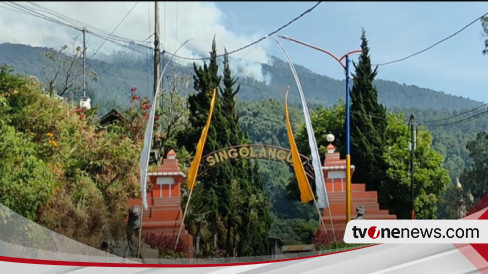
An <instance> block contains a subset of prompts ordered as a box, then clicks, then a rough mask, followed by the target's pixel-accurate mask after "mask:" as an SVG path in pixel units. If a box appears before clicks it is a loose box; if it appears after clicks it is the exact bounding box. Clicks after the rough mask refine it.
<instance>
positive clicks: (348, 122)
mask: <svg viewBox="0 0 488 274" xmlns="http://www.w3.org/2000/svg"><path fill="white" fill-rule="evenodd" d="M279 37H281V38H283V39H286V40H289V41H292V42H295V43H298V44H301V45H304V46H307V47H309V48H312V49H314V50H317V51H320V52H323V53H325V54H327V55H329V56H330V57H332V58H334V60H336V61H337V62H338V63H339V64H340V65H341V66H342V68H343V69H344V70H345V74H346V222H349V221H350V220H351V140H350V137H351V112H350V108H351V104H350V102H349V101H350V100H349V97H350V96H349V93H350V87H349V55H351V54H353V53H359V52H362V50H360V49H356V50H352V51H350V52H348V53H346V54H344V55H343V56H342V57H341V58H338V57H337V56H335V55H334V54H332V53H331V52H330V51H327V50H325V49H321V48H319V47H316V46H313V45H310V44H307V43H305V42H302V41H299V40H296V39H294V38H291V37H290V36H283V35H279ZM344 58H345V59H346V60H345V61H346V63H345V64H344V63H343V62H342V60H344Z"/></svg>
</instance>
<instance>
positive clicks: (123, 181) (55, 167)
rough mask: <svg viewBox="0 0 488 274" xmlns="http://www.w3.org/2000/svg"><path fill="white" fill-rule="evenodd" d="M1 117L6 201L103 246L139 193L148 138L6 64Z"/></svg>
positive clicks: (1, 179) (0, 177) (1, 191)
mask: <svg viewBox="0 0 488 274" xmlns="http://www.w3.org/2000/svg"><path fill="white" fill-rule="evenodd" d="M82 114H83V115H82ZM0 117H1V118H0V202H1V203H2V204H4V205H6V206H8V207H10V208H11V209H13V210H15V211H17V212H18V213H20V214H22V215H24V216H25V217H28V218H30V219H32V220H35V221H36V222H38V223H39V224H41V225H43V226H45V227H47V228H49V229H51V230H53V231H56V232H58V233H61V234H63V235H65V236H67V237H70V238H73V239H75V240H78V241H80V242H83V243H86V244H89V245H92V246H95V247H97V248H98V247H99V245H100V242H101V241H102V240H107V238H108V237H112V236H111V233H112V231H114V228H117V227H119V226H121V225H123V220H124V217H125V214H126V202H127V198H129V197H134V196H135V194H136V193H138V191H137V188H138V177H137V173H138V160H137V159H138V154H139V148H140V144H139V143H138V142H137V141H134V140H132V139H130V138H128V136H127V135H125V134H124V133H121V132H120V131H112V130H108V131H100V132H97V130H96V129H97V127H96V125H95V124H94V123H93V113H89V112H88V113H82V112H80V110H79V109H77V108H76V107H75V106H73V105H70V104H68V103H67V102H65V101H59V100H57V99H55V98H52V97H49V96H45V94H44V91H43V90H42V84H41V83H40V82H39V81H37V80H36V79H34V78H31V77H25V76H22V75H15V76H14V75H11V74H10V72H9V70H8V69H5V68H4V67H2V68H0ZM115 230H116V229H115Z"/></svg>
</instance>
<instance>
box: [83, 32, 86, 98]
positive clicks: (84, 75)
mask: <svg viewBox="0 0 488 274" xmlns="http://www.w3.org/2000/svg"><path fill="white" fill-rule="evenodd" d="M85 34H86V28H85V27H83V98H86V71H85V70H86V43H85Z"/></svg>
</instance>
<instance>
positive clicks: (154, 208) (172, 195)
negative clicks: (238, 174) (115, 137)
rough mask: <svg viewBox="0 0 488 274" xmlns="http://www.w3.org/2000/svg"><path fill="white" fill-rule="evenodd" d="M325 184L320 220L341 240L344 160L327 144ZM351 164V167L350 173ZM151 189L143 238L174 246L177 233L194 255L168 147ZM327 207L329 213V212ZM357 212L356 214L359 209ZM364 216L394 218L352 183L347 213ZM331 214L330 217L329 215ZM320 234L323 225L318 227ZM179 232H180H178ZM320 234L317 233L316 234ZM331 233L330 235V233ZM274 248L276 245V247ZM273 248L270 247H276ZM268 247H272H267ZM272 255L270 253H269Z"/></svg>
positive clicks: (133, 202) (372, 193)
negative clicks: (325, 199) (324, 204)
mask: <svg viewBox="0 0 488 274" xmlns="http://www.w3.org/2000/svg"><path fill="white" fill-rule="evenodd" d="M322 171H323V174H324V178H325V186H326V189H327V194H328V198H329V208H324V209H323V210H324V212H323V215H322V216H323V221H324V224H325V225H326V228H327V232H326V233H327V234H330V232H331V231H332V230H331V221H332V224H333V227H334V232H335V236H336V239H342V238H343V235H344V231H345V229H346V223H347V221H346V160H344V159H341V158H340V154H339V153H338V152H335V147H334V146H333V145H332V144H330V145H329V146H328V147H327V153H326V155H325V161H324V164H323V166H322ZM353 172H354V166H353V165H352V166H351V175H352V173H353ZM149 178H150V182H151V184H152V188H151V190H150V191H149V192H148V193H147V197H148V205H149V209H148V210H145V211H144V212H143V216H142V234H143V235H145V236H146V237H147V236H148V235H151V236H152V237H159V238H160V239H166V240H167V241H168V243H172V244H173V245H174V243H175V240H176V238H177V237H178V234H179V233H180V237H179V241H178V242H179V245H178V247H179V250H178V248H177V250H178V251H180V252H182V253H185V254H186V255H187V257H188V258H192V257H193V252H194V248H193V237H192V235H190V234H188V230H186V229H185V227H184V224H183V225H182V221H183V211H182V208H181V184H182V183H183V181H184V179H185V178H186V174H184V173H182V172H181V171H180V168H179V166H178V159H177V158H176V153H175V152H174V151H173V150H171V151H170V152H168V154H167V155H166V158H165V159H163V163H162V165H161V166H159V167H158V168H157V170H156V172H151V173H149ZM132 206H139V207H140V206H141V200H140V199H133V200H129V202H128V209H129V208H130V207H132ZM329 210H330V213H329ZM357 211H358V212H359V214H358V212H357ZM358 215H360V217H361V218H363V219H396V218H397V217H396V216H395V215H391V214H389V213H388V210H381V209H380V208H379V204H378V196H377V192H376V191H366V190H365V184H351V212H350V216H353V218H356V216H358ZM330 216H331V217H332V219H331V218H330ZM320 230H322V233H323V227H322V226H321V227H320ZM180 231H181V232H180ZM319 234H320V233H319ZM329 236H330V235H329ZM275 249H276V248H275ZM275 249H273V250H275ZM270 250H271V249H270ZM270 255H272V254H270Z"/></svg>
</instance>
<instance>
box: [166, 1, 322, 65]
mask: <svg viewBox="0 0 488 274" xmlns="http://www.w3.org/2000/svg"><path fill="white" fill-rule="evenodd" d="M321 2H322V1H319V2H317V3H316V4H315V5H313V6H312V7H311V8H309V9H307V10H306V11H304V12H302V13H301V14H300V15H298V16H297V17H295V18H293V19H292V20H290V21H289V22H288V23H286V24H284V25H283V26H281V27H279V28H277V29H276V30H275V31H273V32H271V33H269V34H267V35H265V36H263V37H261V38H259V39H258V40H256V41H254V42H252V43H250V44H247V45H245V46H242V47H240V48H238V49H235V50H232V51H229V52H227V54H228V55H231V54H234V53H236V52H239V51H241V50H244V49H247V48H249V47H252V46H254V45H256V44H257V43H259V42H261V41H263V40H264V39H266V38H268V37H270V36H272V35H274V34H275V33H277V32H279V31H281V30H282V29H284V28H286V27H288V26H289V25H291V24H292V23H294V22H295V21H297V20H298V19H300V18H302V17H303V16H305V15H306V14H307V13H309V12H311V11H312V10H314V9H315V8H316V7H317V6H318V5H319V4H320V3H321ZM166 52H167V51H166ZM163 53H164V50H163ZM168 53H169V54H172V53H170V52H168ZM224 55H225V54H220V55H217V56H216V57H222V56H224ZM175 57H176V58H180V59H184V60H193V61H201V60H208V59H210V58H211V57H201V58H192V57H184V56H178V55H175Z"/></svg>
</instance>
